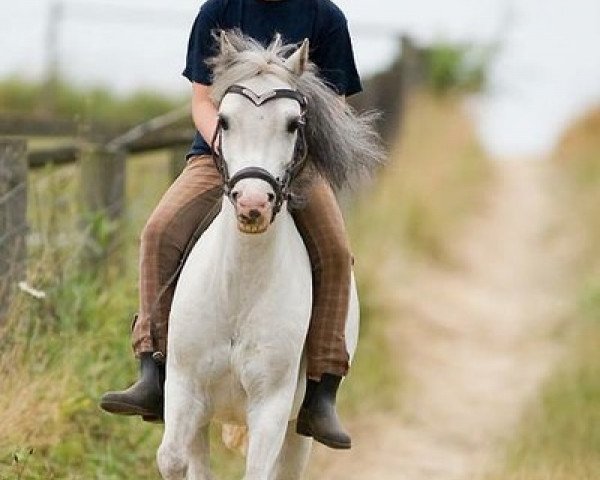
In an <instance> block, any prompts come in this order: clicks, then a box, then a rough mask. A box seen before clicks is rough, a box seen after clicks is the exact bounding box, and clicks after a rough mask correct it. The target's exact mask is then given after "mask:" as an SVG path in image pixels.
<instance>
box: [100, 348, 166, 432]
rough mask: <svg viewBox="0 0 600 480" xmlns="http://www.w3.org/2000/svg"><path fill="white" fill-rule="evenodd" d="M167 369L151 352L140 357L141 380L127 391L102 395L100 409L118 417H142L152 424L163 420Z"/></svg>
mask: <svg viewBox="0 0 600 480" xmlns="http://www.w3.org/2000/svg"><path fill="white" fill-rule="evenodd" d="M164 382H165V367H164V365H162V364H158V363H157V362H156V361H155V360H154V358H153V357H152V353H151V352H146V353H142V354H141V355H140V378H139V380H138V381H137V382H136V383H134V384H133V385H132V386H131V387H129V388H128V389H127V390H123V391H121V392H107V393H105V394H104V395H102V398H101V400H100V407H101V408H102V409H103V410H106V411H107V412H110V413H115V414H117V415H141V416H142V417H143V418H144V420H146V421H150V422H156V421H160V420H162V418H163V400H164V399H163V387H164Z"/></svg>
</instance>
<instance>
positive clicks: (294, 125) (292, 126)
mask: <svg viewBox="0 0 600 480" xmlns="http://www.w3.org/2000/svg"><path fill="white" fill-rule="evenodd" d="M299 126H300V121H299V120H298V119H297V118H293V119H291V120H290V121H289V122H288V124H287V131H288V132H289V133H294V132H295V131H296V130H298V127H299Z"/></svg>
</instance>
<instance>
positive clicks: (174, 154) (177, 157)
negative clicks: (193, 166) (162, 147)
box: [170, 145, 190, 181]
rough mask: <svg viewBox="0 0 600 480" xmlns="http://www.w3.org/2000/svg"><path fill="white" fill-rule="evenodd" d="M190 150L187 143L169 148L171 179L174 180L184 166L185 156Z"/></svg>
mask: <svg viewBox="0 0 600 480" xmlns="http://www.w3.org/2000/svg"><path fill="white" fill-rule="evenodd" d="M189 150H190V147H189V145H185V146H178V147H175V148H173V149H172V150H171V165H170V174H171V180H173V181H174V180H175V179H176V178H177V177H178V176H179V174H180V173H181V171H182V170H183V168H184V167H185V162H186V160H185V156H186V155H187V153H188V151H189Z"/></svg>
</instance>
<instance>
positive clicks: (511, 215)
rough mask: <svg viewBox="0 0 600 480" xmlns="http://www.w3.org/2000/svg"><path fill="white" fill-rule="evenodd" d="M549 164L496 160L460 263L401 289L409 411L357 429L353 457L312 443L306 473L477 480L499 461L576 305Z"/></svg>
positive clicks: (394, 331)
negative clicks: (490, 183)
mask: <svg viewBox="0 0 600 480" xmlns="http://www.w3.org/2000/svg"><path fill="white" fill-rule="evenodd" d="M547 168H548V167H547V166H546V165H544V164H542V163H540V162H535V161H524V162H523V161H521V162H517V161H507V162H500V163H499V164H498V165H497V178H496V181H495V185H494V187H493V188H492V190H491V191H490V193H489V198H488V199H487V200H486V204H485V206H484V208H482V211H481V213H480V214H479V215H478V216H477V218H475V219H474V220H473V221H472V222H471V223H470V224H469V226H468V227H467V228H466V229H465V231H464V233H463V235H462V236H461V238H459V239H457V240H456V242H455V244H453V245H452V246H451V249H452V251H453V253H454V254H455V255H454V256H455V257H456V259H457V261H458V266H457V267H454V268H447V269H441V268H440V267H432V266H419V267H418V268H417V269H416V271H415V274H414V276H413V278H412V283H411V285H410V286H404V285H403V286H401V287H398V289H397V294H396V295H395V300H394V301H395V302H397V305H398V308H399V311H401V312H403V314H402V317H406V320H403V321H402V322H398V324H396V325H391V326H390V331H389V336H390V341H391V342H392V344H393V345H395V346H396V347H395V348H394V350H395V351H401V352H402V353H401V355H402V358H401V359H400V358H398V362H400V361H402V363H403V368H405V370H406V373H407V375H408V377H409V386H408V389H407V387H406V385H405V386H404V387H403V388H404V390H403V392H402V400H401V402H402V404H403V409H402V411H401V412H399V413H395V414H380V415H378V416H369V418H363V419H362V420H360V421H358V422H355V423H354V424H351V425H350V427H351V430H352V433H353V441H354V444H355V447H354V448H353V449H352V450H351V453H349V454H345V453H340V454H332V453H330V452H328V451H327V450H326V449H324V448H320V447H318V448H316V453H315V456H314V462H313V463H314V468H313V473H312V475H311V478H313V479H319V480H320V479H333V480H337V479H340V480H342V479H343V480H354V479H361V480H368V479H377V480H387V479H394V480H403V479H406V480H438V479H439V480H442V479H443V480H453V479H461V480H462V479H475V478H478V477H479V476H480V475H481V473H482V472H484V471H486V470H487V469H489V467H490V466H491V465H492V464H493V462H494V460H495V459H498V458H499V454H500V453H501V451H502V450H501V448H500V446H499V443H500V441H501V440H502V439H503V438H505V437H506V436H508V435H509V434H510V433H511V431H512V430H513V428H514V426H515V424H516V422H517V421H518V418H519V415H520V414H521V413H522V412H523V407H524V406H525V404H526V403H527V401H528V400H529V399H531V398H532V396H533V395H534V394H535V392H536V391H537V389H538V387H539V385H540V382H541V381H542V379H543V378H544V375H545V374H546V372H547V371H548V369H549V367H550V366H551V365H552V360H553V359H555V358H556V354H557V353H558V351H559V347H558V345H557V344H556V340H553V337H552V332H553V330H554V328H555V327H556V325H557V324H558V322H560V320H561V318H564V315H565V314H566V313H567V311H568V309H569V308H570V295H569V286H568V285H567V280H566V279H565V275H564V274H563V273H564V268H563V267H565V266H566V265H568V263H569V259H570V252H572V251H573V248H572V244H570V242H566V241H565V239H564V238H561V236H560V235H558V233H559V232H560V231H561V229H559V225H558V218H557V214H556V213H555V212H556V210H557V209H556V208H554V207H555V205H554V204H553V202H554V201H555V200H554V196H553V195H552V193H553V192H552V191H551V190H552V188H551V187H550V182H548V177H547V175H548V172H547ZM393 276H394V273H393V272H390V281H393Z"/></svg>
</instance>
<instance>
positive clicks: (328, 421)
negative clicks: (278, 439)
mask: <svg viewBox="0 0 600 480" xmlns="http://www.w3.org/2000/svg"><path fill="white" fill-rule="evenodd" d="M294 219H295V221H296V225H297V227H298V230H299V231H300V234H301V235H302V238H303V239H304V242H305V244H306V247H307V250H308V254H309V256H310V260H311V265H312V269H313V309H312V317H311V320H310V327H309V330H308V338H307V342H306V345H307V357H308V377H309V380H308V384H307V392H306V396H305V400H304V403H303V407H302V409H301V411H300V415H299V418H298V433H301V434H304V435H311V436H313V437H314V438H315V440H317V441H319V442H321V443H324V444H325V445H328V446H330V447H332V448H350V443H351V442H350V437H349V436H348V435H347V434H346V433H345V432H344V430H343V428H342V426H341V423H340V421H339V419H338V416H337V413H336V410H335V400H336V394H337V390H338V387H339V383H340V380H341V377H343V376H344V375H346V373H347V372H348V362H349V356H348V351H347V349H346V337H345V327H346V317H347V315H348V303H349V296H350V277H351V266H352V255H351V253H350V246H349V243H348V239H347V236H346V231H345V227H344V219H343V217H342V214H341V211H340V208H339V206H338V204H337V200H336V198H335V195H334V193H333V191H332V189H331V187H330V186H329V184H328V183H327V182H326V181H325V180H324V179H323V178H320V177H319V178H318V179H317V180H315V183H314V184H313V185H312V187H311V188H310V191H309V192H308V195H307V204H306V206H305V207H304V208H302V209H299V210H297V211H295V212H294Z"/></svg>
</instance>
